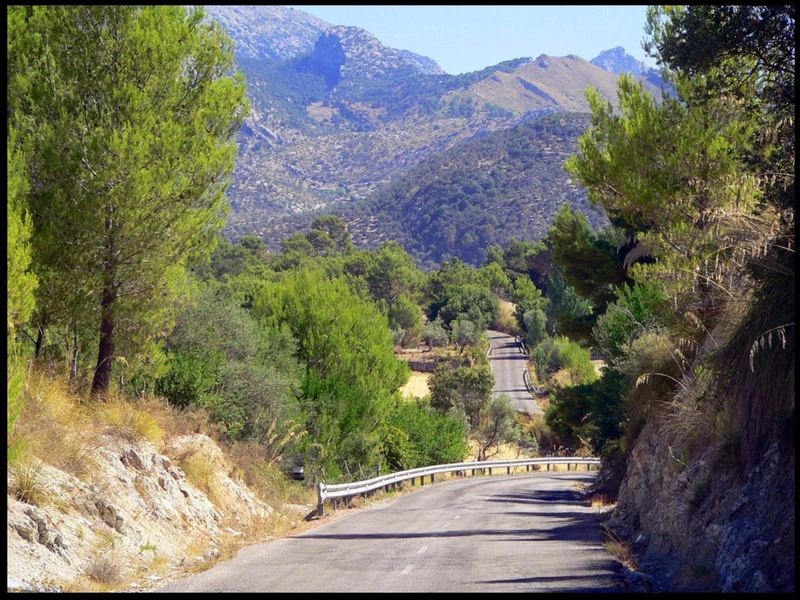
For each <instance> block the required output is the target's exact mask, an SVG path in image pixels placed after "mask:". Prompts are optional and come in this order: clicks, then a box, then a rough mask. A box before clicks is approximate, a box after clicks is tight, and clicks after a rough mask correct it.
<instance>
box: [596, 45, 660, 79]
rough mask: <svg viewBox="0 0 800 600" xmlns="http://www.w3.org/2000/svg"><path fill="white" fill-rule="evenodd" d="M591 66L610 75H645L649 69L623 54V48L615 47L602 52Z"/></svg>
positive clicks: (625, 53)
mask: <svg viewBox="0 0 800 600" xmlns="http://www.w3.org/2000/svg"><path fill="white" fill-rule="evenodd" d="M589 62H591V63H592V64H593V65H597V66H598V67H600V68H601V69H605V70H606V71H610V72H611V73H616V74H620V73H632V74H633V75H647V73H648V72H650V70H651V69H650V67H648V66H647V65H646V64H644V63H643V62H642V61H640V60H636V59H635V58H634V57H633V56H631V55H630V54H628V53H627V52H625V48H623V47H622V46H617V47H615V48H611V49H610V50H603V52H601V53H600V54H598V55H597V56H596V57H595V58H593V59H592V60H591V61H589Z"/></svg>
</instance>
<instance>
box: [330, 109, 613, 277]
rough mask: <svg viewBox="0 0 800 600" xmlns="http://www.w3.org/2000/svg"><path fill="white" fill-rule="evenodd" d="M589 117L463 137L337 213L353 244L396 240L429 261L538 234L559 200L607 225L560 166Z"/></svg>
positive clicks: (470, 256)
mask: <svg viewBox="0 0 800 600" xmlns="http://www.w3.org/2000/svg"><path fill="white" fill-rule="evenodd" d="M588 124H589V118H588V116H587V115H584V114H556V115H550V116H547V117H542V118H540V119H535V120H532V121H529V122H525V123H521V124H519V125H516V126H515V127H512V128H510V129H506V130H502V131H498V132H495V133H492V134H489V135H486V136H481V137H476V138H474V139H471V140H468V141H466V142H462V143H460V144H458V145H457V146H455V147H453V148H451V149H450V150H448V151H446V152H444V153H442V154H440V155H436V156H433V157H430V158H428V159H425V160H423V161H422V162H421V163H419V164H418V165H417V166H415V167H414V168H412V169H411V170H410V171H409V172H408V173H407V174H405V175H403V176H401V177H399V178H398V179H396V180H395V181H393V182H392V183H390V184H389V185H387V186H385V187H383V188H381V189H379V190H378V191H377V192H376V193H375V194H373V195H372V196H371V197H370V198H369V199H368V200H366V201H365V202H364V203H363V204H360V205H358V206H356V207H353V208H345V209H343V210H342V211H341V214H342V216H344V217H345V218H346V219H347V220H348V221H349V223H350V229H351V231H352V232H353V237H354V240H355V241H356V242H357V243H359V244H362V245H372V244H377V243H380V242H383V241H385V240H389V239H391V240H396V241H399V242H401V243H402V244H403V245H404V246H405V247H406V248H407V249H408V251H409V252H411V253H412V254H414V255H415V256H416V258H417V259H418V260H420V261H421V262H422V263H423V264H427V265H433V264H435V263H440V262H441V261H442V260H443V259H444V258H446V257H447V256H448V255H453V256H458V257H459V258H461V259H463V260H465V261H467V262H470V263H473V264H479V263H480V262H481V261H482V260H483V258H484V256H485V253H486V249H487V248H488V247H489V246H490V245H492V244H501V245H507V244H508V243H509V242H510V240H511V238H519V239H539V238H540V237H542V236H543V235H544V234H545V233H546V231H547V228H548V227H549V225H550V223H551V221H552V217H553V215H554V214H555V212H556V211H557V210H558V208H559V207H560V206H561V205H562V204H563V203H568V204H570V205H571V206H573V207H575V208H577V209H579V210H581V211H582V212H584V213H586V214H587V215H588V216H589V218H590V221H591V222H592V224H593V225H594V226H599V225H602V224H605V223H606V221H605V219H604V217H603V214H602V212H600V211H598V210H596V209H592V208H591V207H590V205H589V202H588V199H587V197H586V193H585V191H584V190H583V189H582V188H580V187H579V186H577V185H576V184H574V183H573V182H572V180H571V179H570V178H569V175H568V174H567V173H566V171H564V170H563V166H562V165H563V162H564V160H565V159H566V157H567V156H569V155H570V154H571V153H573V152H575V151H576V150H577V137H578V136H579V135H580V134H581V133H582V132H583V131H584V129H585V128H586V127H587V126H588Z"/></svg>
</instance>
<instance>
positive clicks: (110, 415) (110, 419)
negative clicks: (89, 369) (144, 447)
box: [100, 398, 164, 443]
mask: <svg viewBox="0 0 800 600" xmlns="http://www.w3.org/2000/svg"><path fill="white" fill-rule="evenodd" d="M100 412H101V414H102V417H103V419H104V420H105V421H106V423H107V424H108V425H110V426H111V428H112V429H113V430H114V431H115V432H116V433H117V434H119V435H120V436H122V437H123V438H125V439H127V440H129V441H135V440H136V439H139V438H146V439H148V440H150V441H151V442H154V443H156V442H159V441H161V439H162V438H163V437H164V432H163V430H162V429H161V427H160V426H159V424H158V421H157V420H156V419H155V417H153V416H152V415H150V414H149V413H148V412H147V411H145V410H142V409H141V408H139V407H138V406H137V405H136V403H135V402H131V401H129V400H123V399H119V398H115V399H111V400H109V401H108V402H106V403H105V404H103V405H102V408H101V409H100Z"/></svg>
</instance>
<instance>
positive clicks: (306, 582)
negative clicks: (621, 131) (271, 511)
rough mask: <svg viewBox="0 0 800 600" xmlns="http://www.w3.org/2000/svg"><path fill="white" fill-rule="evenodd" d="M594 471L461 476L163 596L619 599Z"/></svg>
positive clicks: (182, 583)
mask: <svg viewBox="0 0 800 600" xmlns="http://www.w3.org/2000/svg"><path fill="white" fill-rule="evenodd" d="M595 475H596V473H595V472H582V471H575V472H569V473H567V472H561V473H549V472H546V471H544V472H543V471H538V472H535V473H524V474H518V475H510V476H508V475H502V476H497V475H495V476H485V477H474V478H473V477H468V478H465V479H457V480H451V481H446V482H442V483H437V484H435V485H432V486H427V487H424V488H422V489H420V490H417V491H415V492H413V493H410V494H406V495H403V496H400V497H398V498H396V499H394V500H392V501H388V502H385V503H380V504H379V505H376V506H374V507H372V508H366V509H361V510H357V511H354V512H353V513H352V514H347V515H345V516H342V517H337V518H336V519H335V520H333V521H331V522H329V523H326V524H323V525H320V526H318V527H315V528H313V529H311V530H309V531H307V532H305V533H303V534H301V535H298V536H296V537H290V538H283V539H279V540H274V541H271V542H267V543H265V544H259V545H256V546H251V547H249V548H245V549H243V550H242V551H241V552H240V553H239V554H238V556H237V557H236V558H234V559H233V560H230V561H227V562H224V563H221V564H219V565H217V566H216V567H214V568H213V569H210V570H208V571H206V572H204V573H201V574H199V575H195V576H193V577H191V578H187V579H183V580H179V581H176V582H173V583H171V584H169V585H167V586H165V587H164V588H162V589H161V590H159V591H163V592H200V591H204V592H323V591H330V592H373V591H374V592H396V591H410V592H423V591H425V592H428V591H430V592H460V591H463V592H512V591H577V592H590V591H591V592H613V591H618V589H617V587H616V581H617V580H616V577H615V574H614V573H615V570H614V565H615V564H616V563H614V562H613V560H612V559H611V557H610V555H609V554H608V553H607V552H606V550H605V549H604V548H603V545H602V539H601V532H600V530H599V527H598V523H597V521H596V516H595V513H594V512H593V509H591V508H588V507H586V506H584V505H583V503H582V502H581V501H580V493H579V492H578V491H577V490H576V489H575V485H576V484H577V483H579V482H587V483H588V482H589V481H591V480H592V479H593V478H594V477H595Z"/></svg>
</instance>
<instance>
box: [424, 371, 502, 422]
mask: <svg viewBox="0 0 800 600" xmlns="http://www.w3.org/2000/svg"><path fill="white" fill-rule="evenodd" d="M428 387H429V388H430V390H431V406H433V407H434V408H436V409H438V410H441V411H442V412H448V411H449V410H451V409H454V408H455V409H460V410H462V411H463V412H464V414H465V415H466V416H467V419H468V420H469V424H470V428H471V429H472V430H474V429H476V428H477V427H478V425H479V423H480V416H481V412H482V411H483V409H484V407H485V406H486V404H487V403H488V402H489V400H490V398H491V394H492V387H494V376H493V375H492V371H491V369H490V368H489V367H488V366H484V365H481V366H478V367H456V368H455V369H453V368H448V367H439V368H437V369H436V371H434V373H433V375H432V376H431V378H430V380H429V382H428Z"/></svg>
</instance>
